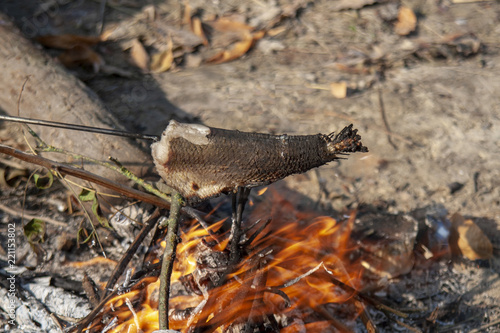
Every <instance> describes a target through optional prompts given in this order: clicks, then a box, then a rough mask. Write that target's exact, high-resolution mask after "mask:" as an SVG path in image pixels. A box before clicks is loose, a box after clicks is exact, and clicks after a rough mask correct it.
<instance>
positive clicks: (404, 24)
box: [394, 6, 417, 36]
mask: <svg viewBox="0 0 500 333" xmlns="http://www.w3.org/2000/svg"><path fill="white" fill-rule="evenodd" d="M416 27H417V16H415V13H414V12H413V10H412V9H411V8H409V7H404V6H403V7H401V8H399V13H398V21H397V22H396V25H395V26H394V31H395V32H396V33H397V34H398V35H401V36H406V35H408V34H410V32H412V31H415V28H416Z"/></svg>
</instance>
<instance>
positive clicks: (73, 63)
mask: <svg viewBox="0 0 500 333" xmlns="http://www.w3.org/2000/svg"><path fill="white" fill-rule="evenodd" d="M58 58H59V61H61V63H62V64H63V65H64V66H66V67H67V68H72V67H77V66H91V67H92V68H93V70H94V72H95V73H97V72H98V71H99V69H100V68H101V66H102V65H103V64H104V60H103V59H102V57H101V56H100V55H99V54H98V53H97V52H95V51H94V50H92V49H91V48H90V47H89V46H88V45H85V44H79V45H76V46H75V47H73V48H71V49H70V50H67V51H66V52H64V53H63V54H61V55H60V56H59V57H58Z"/></svg>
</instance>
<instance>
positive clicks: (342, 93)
mask: <svg viewBox="0 0 500 333" xmlns="http://www.w3.org/2000/svg"><path fill="white" fill-rule="evenodd" d="M330 92H331V93H332V95H333V97H335V98H339V99H340V98H345V97H346V96H347V84H346V83H345V82H333V83H330Z"/></svg>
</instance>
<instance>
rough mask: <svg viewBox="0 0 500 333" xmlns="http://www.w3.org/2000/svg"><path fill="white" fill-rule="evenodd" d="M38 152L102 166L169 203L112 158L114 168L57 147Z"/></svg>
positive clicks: (167, 199) (150, 186)
mask: <svg viewBox="0 0 500 333" xmlns="http://www.w3.org/2000/svg"><path fill="white" fill-rule="evenodd" d="M39 151H42V152H47V153H60V154H64V155H68V156H71V157H72V158H74V159H76V160H85V161H88V162H91V163H94V164H97V165H100V166H103V167H105V168H108V169H111V170H113V171H116V172H118V173H120V174H121V175H123V176H125V177H127V178H128V179H130V180H132V181H133V182H135V183H136V184H138V185H140V186H142V187H143V188H144V189H145V190H146V191H148V192H150V193H152V194H154V195H156V196H157V197H160V198H162V199H164V200H165V201H170V197H169V196H167V195H166V194H165V193H163V192H160V191H158V190H157V189H155V188H154V187H153V186H152V185H151V184H148V183H146V182H145V181H144V180H143V179H142V178H140V177H137V176H136V175H134V174H133V173H132V172H131V171H130V170H128V169H127V168H125V167H124V166H123V165H121V164H120V163H119V162H118V161H117V160H116V159H115V158H113V157H109V159H110V160H111V161H113V162H114V163H115V164H116V165H117V166H114V165H113V164H110V163H107V162H103V161H99V160H97V159H94V158H91V157H88V156H85V155H81V154H75V153H72V152H70V151H67V150H65V149H61V148H57V147H54V146H44V147H42V148H41V149H40V150H39Z"/></svg>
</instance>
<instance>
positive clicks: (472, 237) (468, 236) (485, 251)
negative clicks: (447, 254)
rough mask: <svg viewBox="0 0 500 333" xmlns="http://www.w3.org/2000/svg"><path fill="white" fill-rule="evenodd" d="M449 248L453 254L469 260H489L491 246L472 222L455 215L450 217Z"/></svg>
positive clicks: (491, 252)
mask: <svg viewBox="0 0 500 333" xmlns="http://www.w3.org/2000/svg"><path fill="white" fill-rule="evenodd" d="M449 242H450V247H451V249H452V251H453V252H454V253H455V254H457V253H458V254H462V255H463V256H465V257H466V258H468V259H470V260H477V259H490V258H491V257H492V256H493V246H492V245H491V242H490V240H489V239H488V237H486V235H485V234H484V233H483V231H482V230H481V229H480V228H479V227H478V226H477V224H475V223H474V221H472V220H470V219H469V220H465V218H464V217H463V216H462V215H460V214H458V213H455V214H453V216H452V217H451V235H450V239H449Z"/></svg>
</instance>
